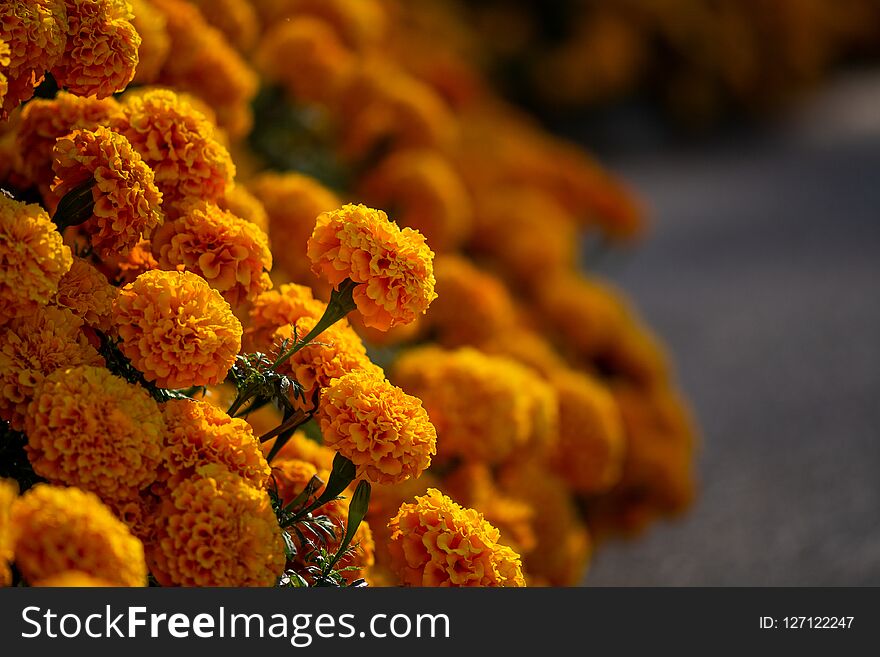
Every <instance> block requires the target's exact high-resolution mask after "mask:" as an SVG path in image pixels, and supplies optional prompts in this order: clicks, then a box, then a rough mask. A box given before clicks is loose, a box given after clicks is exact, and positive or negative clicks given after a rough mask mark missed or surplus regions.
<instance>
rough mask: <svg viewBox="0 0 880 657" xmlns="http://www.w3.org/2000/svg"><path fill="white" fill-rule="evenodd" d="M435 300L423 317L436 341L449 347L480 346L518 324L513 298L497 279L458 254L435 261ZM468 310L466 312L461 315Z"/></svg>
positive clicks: (440, 257) (444, 256) (441, 257)
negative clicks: (464, 309)
mask: <svg viewBox="0 0 880 657" xmlns="http://www.w3.org/2000/svg"><path fill="white" fill-rule="evenodd" d="M434 276H435V277H436V279H437V284H436V286H435V288H434V289H435V290H436V292H437V300H436V301H434V303H433V304H431V312H429V313H427V314H426V315H425V320H424V321H425V322H426V323H427V324H428V327H429V330H433V331H434V332H435V333H436V334H437V341H438V342H439V343H441V344H443V345H446V346H449V347H458V346H462V345H468V344H470V345H479V344H482V343H483V342H485V341H487V340H490V339H492V338H493V337H495V336H496V335H503V334H504V333H506V332H507V331H510V330H513V329H514V327H515V326H516V325H517V313H516V308H515V307H514V304H513V299H512V298H511V296H510V293H509V292H508V291H507V288H506V287H505V286H504V283H502V282H501V281H500V280H499V279H497V278H496V277H494V276H493V275H492V274H489V273H488V272H484V271H481V270H480V269H478V268H477V267H476V266H475V265H473V264H472V263H471V262H469V261H468V260H466V259H465V258H463V257H461V256H457V255H443V256H439V257H438V258H437V259H436V260H435V261H434ZM463 308H467V312H462V309H463Z"/></svg>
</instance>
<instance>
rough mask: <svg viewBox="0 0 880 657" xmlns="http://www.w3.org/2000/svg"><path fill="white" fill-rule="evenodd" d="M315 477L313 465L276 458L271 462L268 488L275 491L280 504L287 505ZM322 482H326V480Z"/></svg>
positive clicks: (291, 459)
mask: <svg viewBox="0 0 880 657" xmlns="http://www.w3.org/2000/svg"><path fill="white" fill-rule="evenodd" d="M285 447H286V445H285ZM322 474H324V473H323V472H322ZM315 476H318V468H317V467H315V465H314V464H313V463H309V462H308V461H303V460H301V459H298V458H289V457H284V458H279V457H276V458H275V460H274V461H272V474H271V483H270V484H269V487H270V489H274V490H275V492H276V493H277V494H278V498H279V499H280V500H281V503H282V504H284V505H287V504H290V503H291V502H292V501H293V500H294V499H295V498H296V496H297V495H299V494H300V493H302V492H303V491H304V490H305V488H306V486H307V485H308V483H309V482H310V481H311V480H312V477H315ZM325 476H326V475H325ZM323 481H325V482H326V478H325V479H323Z"/></svg>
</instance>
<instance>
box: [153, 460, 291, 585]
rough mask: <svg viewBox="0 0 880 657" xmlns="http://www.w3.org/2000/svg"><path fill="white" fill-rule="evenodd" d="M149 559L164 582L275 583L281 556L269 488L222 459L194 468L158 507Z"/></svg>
mask: <svg viewBox="0 0 880 657" xmlns="http://www.w3.org/2000/svg"><path fill="white" fill-rule="evenodd" d="M150 561H151V571H152V573H153V575H155V577H156V579H157V580H159V583H161V584H162V585H163V586H170V585H177V586H273V585H274V584H275V582H276V581H277V580H278V577H279V576H280V575H281V571H282V570H283V569H284V564H285V556H284V543H283V541H282V538H281V530H280V529H279V527H278V521H277V520H276V518H275V512H274V511H273V510H272V504H271V502H270V500H269V496H268V494H267V493H266V491H263V490H258V489H256V488H254V487H253V486H251V485H250V483H249V482H248V481H247V480H245V479H242V478H241V477H239V476H238V475H235V474H232V473H231V472H229V471H228V470H226V468H224V467H223V466H221V465H205V466H201V467H198V468H196V474H195V475H194V476H192V477H190V478H189V479H186V480H184V481H182V482H181V483H180V484H178V485H177V486H176V487H175V488H174V489H172V490H171V492H170V494H169V495H168V497H166V499H165V500H164V502H163V503H162V506H161V508H160V509H159V515H158V518H157V520H156V537H155V541H154V542H153V544H152V547H151V549H150Z"/></svg>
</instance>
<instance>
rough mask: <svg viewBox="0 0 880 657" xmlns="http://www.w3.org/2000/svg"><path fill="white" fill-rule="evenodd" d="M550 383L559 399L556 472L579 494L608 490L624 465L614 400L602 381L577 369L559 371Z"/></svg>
mask: <svg viewBox="0 0 880 657" xmlns="http://www.w3.org/2000/svg"><path fill="white" fill-rule="evenodd" d="M551 382H552V385H553V388H554V389H555V390H556V394H557V397H558V399H559V441H558V443H557V448H556V452H555V454H554V457H555V458H554V461H555V464H556V469H557V471H558V472H559V473H560V474H561V475H562V477H563V478H564V479H565V480H566V481H567V482H568V484H569V485H570V486H571V487H572V489H573V490H575V491H577V492H579V493H585V494H595V493H601V492H603V491H606V490H608V489H609V488H610V487H611V486H613V485H614V484H615V483H617V481H618V479H619V478H620V472H621V466H622V464H623V453H624V442H625V441H624V435H623V425H622V421H621V417H620V410H619V408H618V407H617V402H615V401H614V397H613V396H612V395H611V393H610V392H609V391H608V390H607V389H606V388H605V387H604V386H603V385H602V384H601V383H599V382H598V381H596V380H595V379H593V378H591V377H590V376H588V375H586V374H582V373H580V372H575V371H573V370H569V371H562V372H559V373H557V374H556V375H555V376H554V377H553V378H552V379H551Z"/></svg>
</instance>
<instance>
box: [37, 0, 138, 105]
mask: <svg viewBox="0 0 880 657" xmlns="http://www.w3.org/2000/svg"><path fill="white" fill-rule="evenodd" d="M66 4H67V22H68V30H67V47H66V48H65V51H64V55H63V56H62V57H61V59H60V61H59V62H58V63H57V64H56V65H55V66H53V67H52V76H53V77H54V78H55V80H56V81H57V82H58V86H59V87H61V88H64V89H67V90H68V91H70V92H71V93H74V94H76V95H78V96H96V97H98V98H106V97H107V96H112V95H113V94H114V93H116V92H118V91H122V90H123V89H125V87H126V86H128V83H129V82H131V80H132V78H133V77H134V72H135V68H137V64H138V48H139V47H140V45H141V37H140V35H139V34H138V33H137V31H136V30H135V29H134V26H133V25H132V24H131V19H132V13H131V5H129V4H128V2H127V1H126V0H67V2H66Z"/></svg>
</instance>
